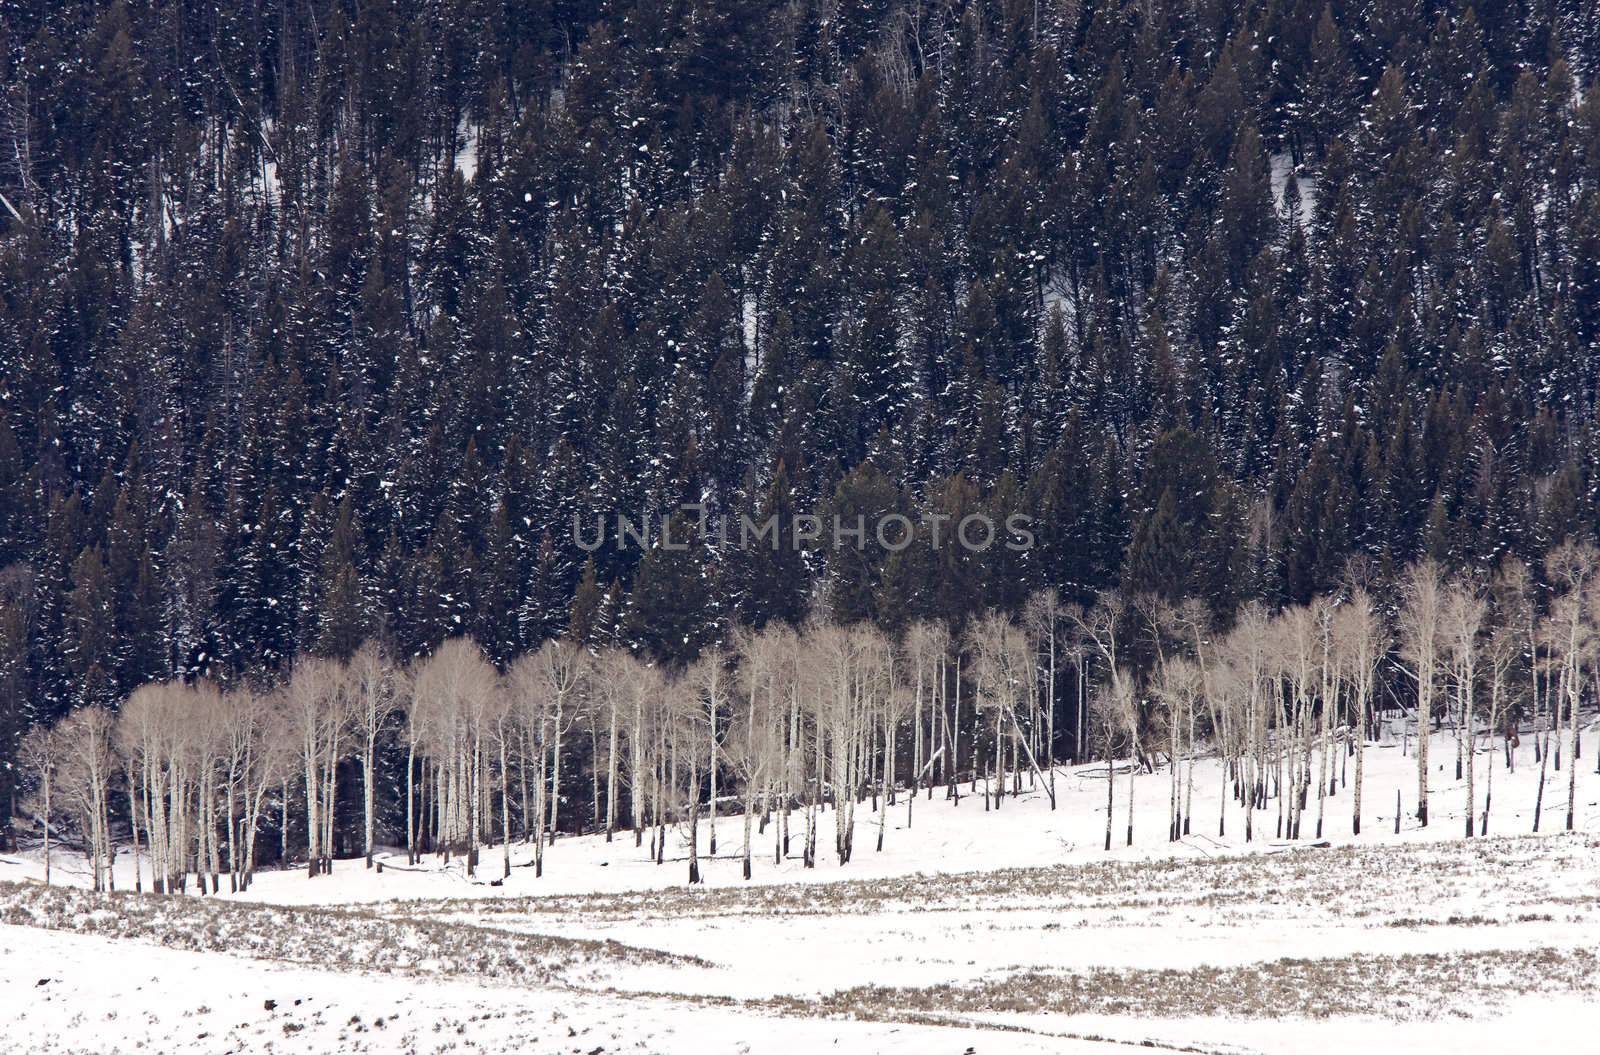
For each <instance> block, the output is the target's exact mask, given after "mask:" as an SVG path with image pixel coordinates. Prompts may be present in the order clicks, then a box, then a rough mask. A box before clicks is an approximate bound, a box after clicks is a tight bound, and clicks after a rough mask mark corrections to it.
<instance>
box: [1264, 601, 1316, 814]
mask: <svg viewBox="0 0 1600 1055" xmlns="http://www.w3.org/2000/svg"><path fill="white" fill-rule="evenodd" d="M1318 624H1319V620H1318V616H1317V612H1316V610H1315V609H1314V608H1312V607H1311V606H1309V605H1293V606H1291V607H1288V608H1285V609H1284V610H1283V611H1282V612H1280V613H1278V617H1277V618H1276V619H1275V620H1274V625H1275V626H1276V627H1277V634H1276V637H1275V651H1276V656H1277V662H1278V672H1279V674H1280V676H1281V677H1282V678H1283V680H1284V681H1285V682H1286V684H1287V686H1288V705H1289V714H1288V734H1287V735H1280V736H1279V737H1278V744H1277V747H1278V750H1277V757H1278V764H1279V773H1280V776H1279V791H1278V818H1279V820H1278V834H1279V835H1280V836H1282V837H1286V838H1289V839H1298V838H1300V822H1301V815H1302V813H1303V811H1304V809H1305V806H1306V798H1307V794H1308V792H1309V789H1310V776H1311V774H1310V768H1311V713H1312V697H1313V694H1314V693H1315V691H1316V688H1317V684H1318V681H1317V677H1318V675H1317V670H1318V664H1319V659H1320V656H1321V653H1322V635H1321V633H1320V628H1319V625H1318Z"/></svg>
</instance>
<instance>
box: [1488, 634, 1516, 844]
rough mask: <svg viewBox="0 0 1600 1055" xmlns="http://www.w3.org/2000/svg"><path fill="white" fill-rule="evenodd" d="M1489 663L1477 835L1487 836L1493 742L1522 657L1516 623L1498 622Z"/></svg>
mask: <svg viewBox="0 0 1600 1055" xmlns="http://www.w3.org/2000/svg"><path fill="white" fill-rule="evenodd" d="M1486 651H1487V653H1488V660H1489V760H1488V763H1487V764H1486V765H1485V767H1484V774H1483V813H1482V814H1481V819H1480V821H1479V823H1478V831H1479V832H1480V833H1481V834H1483V835H1488V834H1489V811H1490V808H1491V807H1492V806H1493V805H1494V758H1495V755H1496V753H1497V752H1496V751H1495V749H1494V738H1495V736H1496V735H1497V734H1498V733H1499V731H1500V723H1501V721H1502V717H1503V714H1504V711H1505V701H1506V697H1507V695H1508V691H1509V687H1510V683H1511V680H1510V677H1511V670H1512V668H1513V667H1514V666H1515V665H1516V663H1517V660H1518V659H1519V658H1521V655H1522V634H1521V630H1520V628H1519V627H1518V626H1517V625H1516V624H1515V623H1508V622H1507V621H1505V613H1502V618H1501V621H1500V622H1499V623H1498V624H1497V625H1496V626H1495V627H1494V629H1493V630H1491V631H1490V633H1489V643H1488V647H1487V650H1486ZM1510 765H1511V737H1510V735H1509V734H1508V735H1507V736H1506V766H1507V768H1510Z"/></svg>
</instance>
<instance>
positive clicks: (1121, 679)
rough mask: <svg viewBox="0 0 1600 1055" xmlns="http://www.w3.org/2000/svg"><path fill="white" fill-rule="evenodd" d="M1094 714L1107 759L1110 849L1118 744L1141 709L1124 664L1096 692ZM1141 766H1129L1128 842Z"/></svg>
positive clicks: (1107, 842) (1107, 813) (1113, 669)
mask: <svg viewBox="0 0 1600 1055" xmlns="http://www.w3.org/2000/svg"><path fill="white" fill-rule="evenodd" d="M1093 715H1094V718H1095V721H1096V725H1097V726H1098V727H1099V729H1100V743H1101V754H1102V755H1103V756H1104V757H1105V760H1106V841H1105V848H1106V850H1107V851H1109V850H1110V849H1111V832H1112V827H1113V825H1114V823H1115V818H1114V813H1115V806H1116V755H1115V751H1116V744H1117V738H1118V737H1119V736H1128V737H1129V742H1130V744H1131V743H1132V734H1131V733H1130V732H1129V730H1130V729H1137V727H1138V710H1137V707H1136V705H1135V703H1134V698H1133V676H1132V675H1131V674H1129V673H1128V671H1126V670H1124V669H1123V668H1121V667H1112V668H1111V677H1110V679H1109V680H1108V681H1107V682H1106V684H1104V685H1103V686H1101V687H1100V688H1099V689H1098V690H1097V691H1096V692H1095V696H1094V706H1093ZM1137 769H1138V766H1137V765H1136V764H1134V763H1132V762H1130V763H1129V766H1128V801H1129V806H1128V843H1129V845H1132V843H1133V806H1132V802H1133V775H1134V772H1135V770H1137Z"/></svg>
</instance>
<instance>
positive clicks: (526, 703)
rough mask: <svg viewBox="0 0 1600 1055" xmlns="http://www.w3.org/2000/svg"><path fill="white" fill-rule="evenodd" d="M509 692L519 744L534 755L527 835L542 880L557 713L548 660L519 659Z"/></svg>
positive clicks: (532, 655)
mask: <svg viewBox="0 0 1600 1055" xmlns="http://www.w3.org/2000/svg"><path fill="white" fill-rule="evenodd" d="M506 691H507V693H508V694H509V696H510V707H511V710H512V712H513V713H514V715H515V722H516V725H517V726H518V729H519V740H518V743H519V745H525V746H524V748H523V751H522V753H523V755H524V756H527V755H530V754H531V756H532V758H533V760H534V763H533V766H534V774H533V785H534V786H533V800H534V801H533V804H532V820H533V829H532V831H531V832H528V831H524V833H523V834H524V835H525V836H531V839H532V842H533V874H534V877H535V878H539V877H541V876H543V875H544V847H545V843H546V839H545V824H546V822H547V820H548V818H549V816H550V814H549V811H548V810H547V809H546V804H545V797H546V794H547V792H548V791H549V789H550V763H551V757H550V756H551V750H550V739H551V726H552V724H553V717H554V710H555V707H554V700H553V698H552V696H551V688H550V678H549V676H548V672H547V668H546V663H545V659H544V657H542V656H540V655H539V654H537V653H527V654H525V655H522V656H518V657H517V658H516V659H515V660H514V661H513V662H512V664H511V669H510V670H509V671H507V674H506ZM524 824H525V825H526V822H524Z"/></svg>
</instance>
